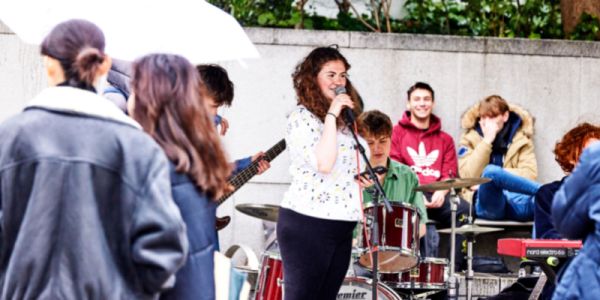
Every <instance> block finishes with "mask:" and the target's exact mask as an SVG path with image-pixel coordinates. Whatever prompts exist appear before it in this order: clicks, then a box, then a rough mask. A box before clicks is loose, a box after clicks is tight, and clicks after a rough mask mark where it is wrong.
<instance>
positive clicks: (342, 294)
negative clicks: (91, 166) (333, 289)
mask: <svg viewBox="0 0 600 300" xmlns="http://www.w3.org/2000/svg"><path fill="white" fill-rule="evenodd" d="M371 282H372V281H371V279H367V278H363V277H346V278H345V279H344V283H343V284H342V287H340V291H339V292H338V295H337V298H336V299H372V293H371V292H372V289H371ZM377 293H378V297H377V299H381V300H401V299H402V298H401V297H400V296H398V294H397V293H396V292H394V290H392V289H391V288H390V287H388V286H386V285H385V284H383V283H381V282H378V283H377Z"/></svg>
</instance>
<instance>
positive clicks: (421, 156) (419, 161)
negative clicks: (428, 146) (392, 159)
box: [406, 142, 440, 177]
mask: <svg viewBox="0 0 600 300" xmlns="http://www.w3.org/2000/svg"><path fill="white" fill-rule="evenodd" d="M406 151H407V152H408V155H410V158H412V160H413V162H414V163H415V164H414V165H413V166H411V167H410V168H411V169H412V170H413V171H414V172H415V173H417V174H423V176H434V177H440V171H439V170H434V169H431V168H429V167H430V166H431V165H433V163H435V161H436V160H437V159H438V157H439V156H440V151H439V150H433V151H431V152H430V153H427V150H425V144H424V143H423V142H420V143H419V152H418V153H417V151H415V149H413V148H411V147H406Z"/></svg>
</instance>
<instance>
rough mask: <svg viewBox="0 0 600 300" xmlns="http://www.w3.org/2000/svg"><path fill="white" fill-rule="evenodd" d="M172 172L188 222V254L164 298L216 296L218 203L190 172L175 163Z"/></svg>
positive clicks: (177, 201)
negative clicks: (176, 170)
mask: <svg viewBox="0 0 600 300" xmlns="http://www.w3.org/2000/svg"><path fill="white" fill-rule="evenodd" d="M170 173H171V189H172V192H173V200H175V204H177V206H178V207H179V210H180V211H181V216H182V217H183V220H184V222H185V224H186V226H187V236H188V240H189V254H188V259H187V262H186V264H185V265H184V266H183V268H181V269H180V270H179V271H178V272H177V273H176V274H175V276H176V278H177V281H176V282H175V287H174V288H173V289H172V290H169V291H167V292H166V293H164V294H163V295H161V299H177V300H185V299H215V280H214V256H213V255H214V252H215V250H216V244H217V231H216V228H215V219H216V210H217V205H216V203H215V202H214V201H211V200H210V199H208V198H207V197H206V195H205V194H204V193H203V192H202V191H201V190H199V189H198V188H197V187H196V185H195V184H194V183H193V182H192V179H191V178H190V177H189V176H188V175H186V174H181V173H177V172H175V165H174V164H172V163H171V172H170Z"/></svg>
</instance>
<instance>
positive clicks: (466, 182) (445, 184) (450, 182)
mask: <svg viewBox="0 0 600 300" xmlns="http://www.w3.org/2000/svg"><path fill="white" fill-rule="evenodd" d="M490 181H492V180H491V179H489V178H485V177H481V178H451V179H446V180H442V181H437V182H434V183H430V184H424V185H420V186H418V187H416V188H415V191H421V192H435V191H445V190H450V189H453V190H456V189H462V188H467V187H472V186H476V185H480V184H484V183H488V182H490Z"/></svg>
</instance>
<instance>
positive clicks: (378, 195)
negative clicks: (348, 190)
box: [344, 118, 392, 300]
mask: <svg viewBox="0 0 600 300" xmlns="http://www.w3.org/2000/svg"><path fill="white" fill-rule="evenodd" d="M344 119H345V120H344V121H345V122H346V125H347V127H348V128H349V129H350V130H348V131H350V133H351V134H352V137H353V138H354V146H355V147H356V148H357V149H358V152H359V153H360V155H361V157H362V159H363V161H364V162H365V165H366V172H367V174H368V177H369V178H370V179H371V180H372V181H373V182H374V183H375V184H374V185H373V186H374V187H375V188H374V189H373V190H372V191H371V193H372V195H373V197H372V198H371V199H372V201H373V207H379V201H380V200H382V201H383V202H382V204H383V207H385V209H386V210H387V212H391V211H392V206H391V205H390V201H389V200H388V199H387V197H386V195H385V192H384V191H383V186H381V182H379V178H378V177H377V176H376V174H375V171H374V169H373V166H371V163H370V162H369V157H368V156H367V153H366V152H365V148H364V147H363V146H362V145H361V143H360V142H359V140H358V135H357V133H356V130H354V129H355V128H356V127H355V122H353V121H352V120H351V118H344ZM372 213H373V224H372V227H371V233H372V234H371V249H370V252H371V256H372V258H371V260H372V272H373V279H372V286H371V291H372V292H371V297H372V299H373V300H377V291H378V290H377V286H378V285H377V280H378V279H377V277H378V276H377V272H378V266H379V253H378V252H379V250H378V249H379V238H380V236H379V224H378V223H379V216H378V213H377V209H373V211H372Z"/></svg>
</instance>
